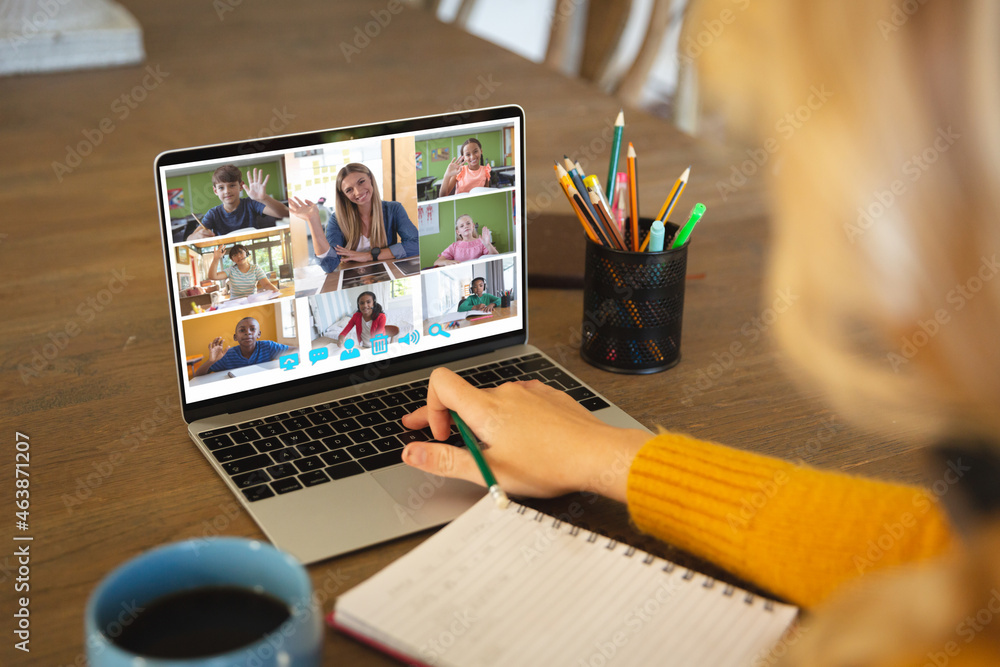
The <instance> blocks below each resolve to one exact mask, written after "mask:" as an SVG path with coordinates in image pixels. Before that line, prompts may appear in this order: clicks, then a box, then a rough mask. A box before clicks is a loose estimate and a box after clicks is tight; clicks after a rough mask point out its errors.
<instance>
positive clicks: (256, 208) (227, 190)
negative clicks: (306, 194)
mask: <svg viewBox="0 0 1000 667" xmlns="http://www.w3.org/2000/svg"><path fill="white" fill-rule="evenodd" d="M262 176H263V172H262V171H261V170H260V169H252V170H251V171H250V172H248V173H247V177H248V178H249V179H250V184H249V185H247V184H246V183H244V182H243V174H242V173H241V172H240V168H239V167H237V166H235V165H232V164H227V165H225V166H222V167H219V168H218V169H216V170H215V171H214V172H213V173H212V192H214V193H215V194H216V196H217V197H218V198H219V200H220V201H221V202H222V203H221V204H219V205H218V206H215V207H214V208H210V209H209V210H208V212H207V213H206V214H205V215H204V216H203V217H202V219H201V224H200V225H199V226H198V228H197V229H196V230H195V231H194V232H193V233H192V234H191V236H189V237H188V239H187V240H188V241H194V240H197V239H203V238H210V237H212V236H224V235H225V234H229V233H230V232H235V231H236V230H237V229H253V220H254V216H255V215H269V216H271V217H272V218H287V217H288V207H287V206H285V205H284V204H282V203H281V202H280V201H278V200H277V199H275V198H274V197H272V196H271V195H269V194H267V190H265V189H264V188H265V187H266V186H267V181H268V179H269V178H271V177H270V176H263V180H262V179H261V177H262ZM241 190H245V191H246V193H247V198H242V197H240V191H241Z"/></svg>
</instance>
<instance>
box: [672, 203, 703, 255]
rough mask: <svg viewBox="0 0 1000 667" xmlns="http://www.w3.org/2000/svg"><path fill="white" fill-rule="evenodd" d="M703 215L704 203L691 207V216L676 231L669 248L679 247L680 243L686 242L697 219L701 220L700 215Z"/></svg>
mask: <svg viewBox="0 0 1000 667" xmlns="http://www.w3.org/2000/svg"><path fill="white" fill-rule="evenodd" d="M703 215H705V205H704V204H702V203H698V204H695V205H694V208H693V209H691V217H690V218H688V221H687V222H686V223H684V226H683V227H681V231H679V232H677V236H675V237H674V242H673V243H671V244H670V249H671V250H673V249H674V248H680V247H681V246H682V245H684V244H685V243H687V240H688V237H689V236H691V232H693V231H694V226H695V225H697V224H698V221H699V220H701V216H703Z"/></svg>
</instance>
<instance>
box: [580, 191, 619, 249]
mask: <svg viewBox="0 0 1000 667" xmlns="http://www.w3.org/2000/svg"><path fill="white" fill-rule="evenodd" d="M587 192H588V193H589V194H590V203H591V204H593V205H594V208H595V209H596V210H597V215H598V222H600V223H601V224H602V225H603V227H604V229H605V230H606V231H607V232H608V236H610V237H611V240H612V242H613V243H614V245H613V247H614V248H615V249H616V250H627V249H628V248H626V247H625V239H623V238H622V235H621V232H620V231H618V226H617V225H616V224H615V223H614V220H612V218H611V210H610V209H609V208H608V207H607V205H605V203H604V202H603V201H601V191H600V190H599V189H598V188H594V187H591V188H588V189H587Z"/></svg>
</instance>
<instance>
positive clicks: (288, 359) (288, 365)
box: [278, 352, 299, 371]
mask: <svg viewBox="0 0 1000 667" xmlns="http://www.w3.org/2000/svg"><path fill="white" fill-rule="evenodd" d="M278 365H279V366H281V369H282V370H285V371H290V370H292V369H293V368H295V367H296V366H298V365H299V353H298V352H294V353H292V354H286V355H285V356H283V357H279V358H278Z"/></svg>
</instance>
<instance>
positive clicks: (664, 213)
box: [656, 167, 691, 222]
mask: <svg viewBox="0 0 1000 667" xmlns="http://www.w3.org/2000/svg"><path fill="white" fill-rule="evenodd" d="M690 175H691V167H688V168H687V169H685V170H684V173H683V174H681V177H680V178H678V179H677V182H676V183H674V187H673V189H672V190H671V191H670V194H669V195H667V200H666V201H665V202H663V207H662V208H661V209H660V213H659V215H657V216H656V219H657V220H659V221H660V222H666V221H667V218H669V217H670V212H671V211H673V210H674V205H675V204H676V203H677V200H678V199H680V198H681V193H682V192H684V188H685V187H686V186H687V182H688V177H689V176H690Z"/></svg>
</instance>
